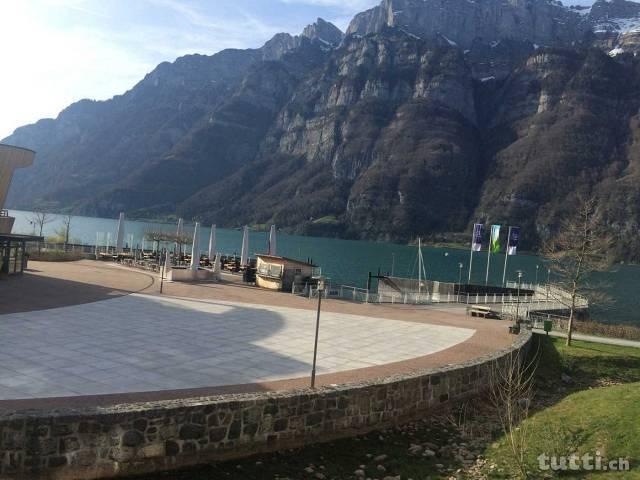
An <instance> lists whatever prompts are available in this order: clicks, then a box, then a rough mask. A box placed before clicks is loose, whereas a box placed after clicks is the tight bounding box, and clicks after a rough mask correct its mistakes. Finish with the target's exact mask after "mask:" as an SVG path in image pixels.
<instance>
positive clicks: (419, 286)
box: [418, 237, 422, 295]
mask: <svg viewBox="0 0 640 480" xmlns="http://www.w3.org/2000/svg"><path fill="white" fill-rule="evenodd" d="M421 293H422V239H421V238H420V237H418V295H420V294H421Z"/></svg>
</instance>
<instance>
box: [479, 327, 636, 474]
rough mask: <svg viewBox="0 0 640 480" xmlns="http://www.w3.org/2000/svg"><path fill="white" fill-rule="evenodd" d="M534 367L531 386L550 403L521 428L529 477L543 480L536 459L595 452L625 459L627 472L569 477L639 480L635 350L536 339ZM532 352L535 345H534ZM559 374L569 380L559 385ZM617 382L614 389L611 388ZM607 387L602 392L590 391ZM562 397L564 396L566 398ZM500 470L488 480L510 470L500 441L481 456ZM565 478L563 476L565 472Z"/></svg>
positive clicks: (509, 458) (505, 448)
mask: <svg viewBox="0 0 640 480" xmlns="http://www.w3.org/2000/svg"><path fill="white" fill-rule="evenodd" d="M536 341H537V342H539V347H540V350H539V354H540V358H539V363H538V370H537V373H536V384H537V387H538V390H540V391H539V394H540V396H543V397H544V401H546V402H549V399H555V401H552V402H551V403H552V404H551V405H550V406H548V407H547V408H544V409H541V410H539V411H538V412H537V413H535V414H534V415H533V416H531V417H530V418H529V419H528V420H527V421H526V425H522V426H521V427H522V429H524V430H526V429H528V431H530V432H531V436H530V439H529V442H528V448H527V465H528V468H529V471H530V472H531V478H542V477H543V476H544V474H545V473H547V474H548V472H541V471H540V470H539V468H538V462H537V457H538V455H540V454H541V453H546V454H548V455H564V456H568V455H570V454H571V453H574V452H575V453H578V454H579V455H582V454H585V453H592V454H593V453H595V452H596V451H600V452H601V453H602V456H603V457H605V458H607V457H608V458H619V457H622V458H627V459H628V460H629V463H630V465H631V468H632V470H631V471H630V472H624V473H622V472H620V473H615V472H606V473H605V472H598V473H595V472H594V473H591V474H589V475H586V473H585V472H584V471H583V472H580V473H579V474H578V475H576V476H575V477H574V478H607V479H609V478H625V479H626V478H630V479H640V421H639V420H640V383H637V382H640V349H637V348H632V347H618V346H614V345H600V344H595V343H588V342H581V341H574V342H573V344H572V346H571V347H567V346H566V345H565V340H564V339H558V338H551V337H537V338H536ZM533 350H534V351H537V345H536V344H534V349H533ZM562 374H565V375H569V376H570V378H571V381H570V382H568V383H566V382H562V380H561V376H562ZM613 384H618V385H613ZM601 385H609V386H606V387H602V388H594V387H598V386H601ZM565 395H566V396H565ZM486 455H487V459H488V461H489V463H494V464H496V465H498V467H499V468H500V469H502V472H495V471H494V473H493V474H491V475H490V477H491V478H511V475H513V472H514V471H515V468H514V463H513V461H512V456H511V453H510V449H509V447H508V445H507V442H506V440H505V438H500V439H498V440H497V441H496V442H494V443H493V444H492V445H491V446H490V447H489V448H488V449H487V452H486ZM565 475H567V474H565Z"/></svg>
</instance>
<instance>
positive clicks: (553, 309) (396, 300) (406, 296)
mask: <svg viewBox="0 0 640 480" xmlns="http://www.w3.org/2000/svg"><path fill="white" fill-rule="evenodd" d="M521 289H522V290H525V289H524V288H522V286H521ZM526 290H527V291H528V292H531V291H533V293H524V294H521V295H520V296H518V295H517V294H515V295H514V294H513V293H455V292H454V293H452V292H451V291H448V292H446V293H440V292H424V293H415V292H413V293H409V292H406V293H400V292H398V293H388V292H385V293H380V292H371V291H367V290H366V289H364V288H358V287H354V286H351V285H330V286H328V287H327V288H326V289H325V290H324V291H323V293H322V294H323V296H324V298H336V299H342V300H348V301H352V302H357V303H371V304H391V305H433V304H461V305H489V306H493V308H494V310H495V311H497V312H500V314H501V315H502V316H503V317H504V318H510V319H515V318H516V317H517V318H518V319H520V320H528V319H531V320H533V319H536V320H537V321H538V323H540V322H542V320H544V319H549V318H554V319H555V320H556V321H560V320H559V319H563V318H564V319H566V316H567V312H568V310H569V306H570V304H569V303H567V300H568V299H570V295H569V293H568V292H566V291H565V290H563V289H561V288H560V287H558V286H547V285H531V288H530V289H526ZM292 293H293V294H297V295H302V296H305V297H308V298H310V299H311V298H318V289H317V287H316V286H314V285H297V286H295V285H294V287H293V289H292ZM588 306H589V302H588V301H587V299H586V298H584V297H579V298H577V299H576V308H577V309H579V310H580V309H586V308H588Z"/></svg>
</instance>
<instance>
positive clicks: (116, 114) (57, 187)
mask: <svg viewBox="0 0 640 480" xmlns="http://www.w3.org/2000/svg"><path fill="white" fill-rule="evenodd" d="M639 39H640V4H638V3H635V2H630V1H625V0H598V1H596V2H595V3H594V5H593V6H592V7H590V8H585V7H578V6H563V5H562V4H561V3H560V2H557V1H552V0H508V1H506V0H475V1H471V0H447V2H442V1H441V0H383V1H382V3H381V4H380V5H379V6H377V7H375V8H373V9H371V10H368V11H366V12H362V13H360V14H358V15H357V16H356V17H355V18H354V19H353V21H352V22H351V24H350V26H349V28H348V29H347V32H346V34H344V35H343V34H342V32H340V30H338V29H337V28H336V27H335V26H333V25H332V24H330V23H329V22H325V21H324V20H322V19H318V21H317V22H316V23H314V24H312V25H310V26H308V27H307V28H305V29H304V31H303V32H302V34H300V35H297V36H293V35H289V34H286V33H283V34H278V35H276V36H275V37H274V38H273V39H271V40H270V41H269V42H267V43H266V44H265V45H264V46H263V47H261V48H259V49H253V50H225V51H223V52H220V53H218V54H215V55H212V56H204V55H190V56H185V57H182V58H179V59H178V60H176V61H175V62H174V63H163V64H161V65H159V66H158V67H157V68H156V69H155V70H154V71H153V72H151V73H150V74H149V75H147V76H146V77H145V78H144V79H143V80H142V81H141V82H140V83H139V84H137V85H136V86H134V87H133V88H132V89H131V90H130V91H128V92H126V93H125V94H124V95H122V96H118V97H115V98H113V99H112V100H109V101H104V102H93V101H88V100H84V101H81V102H78V103H76V104H73V105H71V106H70V107H69V108H67V109H65V110H64V111H63V112H61V113H60V115H59V116H58V118H56V119H55V120H53V119H48V120H41V121H39V122H37V123H36V124H34V125H29V126H25V127H21V128H19V129H17V130H16V131H15V133H14V134H13V135H12V136H10V137H8V138H7V139H5V140H4V141H3V142H6V143H11V144H17V145H20V146H24V147H29V148H33V149H35V150H36V151H37V152H38V156H37V158H36V163H35V164H34V167H32V168H30V169H25V170H21V171H19V172H18V173H17V174H16V178H15V182H14V186H13V189H12V191H11V193H10V197H9V205H10V206H12V207H15V208H49V209H57V210H60V209H64V210H70V211H73V212H77V213H85V214H94V215H100V216H114V215H116V214H117V212H119V211H122V210H124V211H127V212H128V213H129V215H130V216H139V217H151V216H153V217H157V216H169V215H182V216H185V217H187V218H198V219H200V220H202V221H206V222H216V223H217V224H219V225H226V226H238V225H241V224H243V223H256V224H263V223H269V222H275V223H276V224H278V225H279V226H282V227H285V228H288V229H289V230H291V231H296V232H299V233H311V234H320V235H340V236H347V237H355V238H373V239H389V240H402V241H404V240H408V239H411V238H415V236H417V235H422V236H424V237H428V238H433V239H457V238H460V237H459V234H460V232H463V231H465V229H468V227H469V225H470V224H471V223H474V222H476V221H483V222H487V223H492V222H497V223H504V224H506V223H509V224H518V225H521V226H522V227H523V229H524V230H523V232H524V234H523V240H524V242H525V243H524V244H525V246H526V247H535V246H536V245H539V243H540V242H541V241H542V240H544V238H546V237H547V236H548V235H550V234H551V233H552V232H553V231H554V230H555V229H557V227H558V219H559V218H560V217H561V216H562V215H563V214H564V213H566V212H567V211H568V210H569V209H571V208H572V205H573V204H574V203H575V202H576V199H577V198H578V196H579V195H584V194H589V195H594V196H596V197H597V198H598V199H599V200H600V201H601V204H602V206H603V208H604V209H605V210H606V213H607V218H608V221H609V226H610V228H611V229H612V231H614V232H615V233H616V234H617V236H618V238H619V239H620V241H619V242H618V243H617V245H616V248H617V255H618V256H619V257H620V258H629V259H636V260H637V259H638V258H639V257H640V255H639V254H638V253H637V252H639V251H640V250H638V249H637V248H635V247H636V246H640V245H639V243H640V241H638V240H637V238H639V237H638V228H639V227H638V225H639V223H640V202H638V201H637V200H640V183H639V182H638V180H639V179H640V178H638V177H639V176H640V147H639V146H640V117H639V114H638V111H639V110H640V95H639V93H640V75H639V73H640V71H639V69H640V61H639V59H638V58H637V53H638V45H640V40H639ZM464 238H466V236H465V237H464Z"/></svg>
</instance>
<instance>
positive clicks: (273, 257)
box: [256, 253, 317, 267]
mask: <svg viewBox="0 0 640 480" xmlns="http://www.w3.org/2000/svg"><path fill="white" fill-rule="evenodd" d="M256 257H258V258H262V259H265V260H279V261H281V262H287V263H295V264H298V265H304V266H305V267H317V265H314V264H313V263H309V262H303V261H302V260H296V259H295V258H288V257H278V256H276V255H268V254H266V253H264V254H263V253H259V254H257V255H256Z"/></svg>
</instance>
